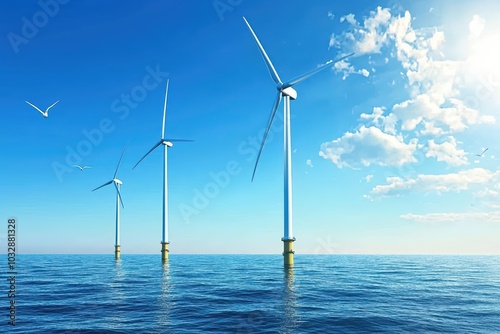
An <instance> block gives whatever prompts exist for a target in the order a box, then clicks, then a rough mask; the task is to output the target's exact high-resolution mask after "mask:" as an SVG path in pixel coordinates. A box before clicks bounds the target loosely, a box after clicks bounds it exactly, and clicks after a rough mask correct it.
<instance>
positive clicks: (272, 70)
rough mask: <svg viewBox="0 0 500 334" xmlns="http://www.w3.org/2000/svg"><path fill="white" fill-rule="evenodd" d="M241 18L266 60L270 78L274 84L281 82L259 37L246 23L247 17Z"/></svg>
mask: <svg viewBox="0 0 500 334" xmlns="http://www.w3.org/2000/svg"><path fill="white" fill-rule="evenodd" d="M243 20H245V23H246V24H247V26H248V29H250V32H251V33H252V35H253V38H254V39H255V42H256V43H257V46H258V47H259V51H260V53H261V54H262V58H264V61H265V62H266V66H267V69H268V71H269V74H270V75H271V78H272V79H273V80H274V82H275V83H276V84H280V85H281V84H282V82H281V79H280V77H279V75H278V72H276V69H275V68H274V66H273V63H271V59H269V56H268V55H267V53H266V50H264V47H263V46H262V44H260V41H259V39H258V38H257V35H256V34H255V33H254V32H253V29H252V27H251V26H250V23H248V21H247V19H246V18H245V17H243Z"/></svg>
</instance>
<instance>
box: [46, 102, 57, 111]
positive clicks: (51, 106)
mask: <svg viewBox="0 0 500 334" xmlns="http://www.w3.org/2000/svg"><path fill="white" fill-rule="evenodd" d="M58 102H59V100H57V101H56V102H54V103H53V104H52V105H51V106H50V107H48V108H47V110H46V112H47V111H49V109H50V108H52V107H53V106H55V105H56V104H57V103H58Z"/></svg>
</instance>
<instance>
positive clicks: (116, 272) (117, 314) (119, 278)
mask: <svg viewBox="0 0 500 334" xmlns="http://www.w3.org/2000/svg"><path fill="white" fill-rule="evenodd" d="M124 280H125V273H124V270H123V264H122V260H121V259H115V265H114V266H113V276H112V277H111V279H110V282H109V283H108V286H109V289H108V291H109V292H110V293H111V298H110V304H111V305H113V308H114V310H113V312H111V316H109V317H108V319H109V321H107V326H106V327H108V328H110V329H119V328H120V327H121V324H122V323H123V322H124V320H125V319H126V318H125V317H124V316H123V311H121V310H120V306H122V305H124V304H126V300H125V299H126V296H125V294H124V292H123V289H124V288H125V282H124Z"/></svg>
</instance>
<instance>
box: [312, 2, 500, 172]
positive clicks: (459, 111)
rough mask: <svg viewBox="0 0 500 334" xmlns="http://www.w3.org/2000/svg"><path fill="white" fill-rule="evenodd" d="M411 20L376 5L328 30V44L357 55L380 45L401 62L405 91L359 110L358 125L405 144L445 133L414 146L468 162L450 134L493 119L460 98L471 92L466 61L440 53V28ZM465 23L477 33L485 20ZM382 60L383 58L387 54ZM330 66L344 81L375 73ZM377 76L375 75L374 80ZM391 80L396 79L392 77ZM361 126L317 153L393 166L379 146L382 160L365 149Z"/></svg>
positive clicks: (341, 161) (429, 154) (341, 162)
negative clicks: (345, 26)
mask: <svg viewBox="0 0 500 334" xmlns="http://www.w3.org/2000/svg"><path fill="white" fill-rule="evenodd" d="M412 19H413V18H412V15H411V13H410V12H409V11H406V12H404V14H402V15H399V16H394V15H392V14H391V12H390V10H389V9H388V8H381V7H377V9H376V10H375V11H371V12H370V14H369V16H368V17H365V18H364V19H363V20H359V21H356V19H355V18H354V15H352V14H350V15H346V16H343V17H342V18H341V22H344V21H346V22H347V23H349V24H350V28H349V31H347V32H344V33H343V34H341V35H338V36H335V35H333V34H332V38H331V40H330V47H339V48H343V49H344V50H346V49H347V50H348V51H354V52H356V55H357V56H359V55H363V54H370V53H379V52H381V51H382V48H386V50H387V51H391V52H390V56H391V57H392V58H396V60H397V61H398V62H399V64H400V66H401V67H402V71H401V78H402V80H403V82H402V84H404V85H405V87H406V89H407V92H408V96H407V97H406V98H403V99H401V100H399V101H398V100H396V101H395V102H393V104H392V107H391V106H377V107H373V110H372V113H371V114H369V113H362V114H361V116H360V121H361V124H360V125H359V126H360V128H361V129H362V130H363V131H366V133H365V134H363V135H368V134H370V135H372V136H374V137H375V138H377V139H380V138H384V135H385V136H388V137H387V138H389V137H390V138H403V137H404V138H405V141H406V142H409V143H410V144H408V145H410V147H412V146H411V145H412V143H416V142H417V139H416V138H418V137H421V136H427V137H429V136H443V135H446V136H447V139H446V142H443V141H442V140H443V139H441V140H439V141H435V140H428V139H427V140H428V142H427V143H428V145H426V146H415V147H414V148H413V150H415V149H417V150H424V152H422V153H425V157H426V158H431V159H436V160H437V161H441V162H444V163H446V164H448V165H449V166H453V167H456V166H460V165H464V164H467V163H468V161H467V158H466V153H465V152H464V150H463V149H461V148H460V147H459V146H460V143H459V142H457V140H456V139H455V138H454V137H453V136H454V135H455V134H458V133H463V132H465V131H466V130H467V129H469V128H470V127H471V126H472V125H478V124H494V123H495V122H496V119H495V117H493V116H491V115H483V114H482V113H480V112H479V110H478V109H476V108H477V107H478V106H477V105H474V106H470V105H467V103H466V102H464V96H465V97H470V95H471V94H470V92H469V93H465V90H464V85H465V84H466V83H467V80H466V75H467V69H468V68H469V67H468V66H467V64H468V63H467V62H466V60H460V59H457V58H454V59H453V60H449V59H445V58H444V55H443V52H442V49H443V47H444V46H445V43H446V36H445V33H444V31H442V30H440V29H439V28H437V27H429V28H419V29H414V28H413V27H412ZM469 28H470V32H471V34H472V33H473V32H475V34H476V35H477V36H479V35H481V34H482V32H483V30H484V29H485V21H484V19H482V18H481V17H479V16H477V15H476V16H474V17H473V19H472V21H471V23H470V25H469ZM341 43H342V44H343V45H341ZM490 44H491V43H490ZM392 50H393V51H392ZM482 54H484V53H482ZM384 56H385V55H384ZM382 59H385V63H388V58H386V57H384V58H382ZM369 61H370V62H372V59H369ZM373 66H375V63H373V64H372V67H373ZM382 66H383V65H382ZM334 68H335V71H337V72H340V73H343V78H342V79H344V80H345V79H346V78H347V77H348V76H349V75H351V74H355V73H358V74H360V75H364V76H366V75H367V74H369V75H373V76H376V74H377V72H376V71H375V70H376V68H375V67H373V68H374V70H373V71H372V72H371V73H370V72H368V70H366V69H364V68H362V69H360V70H358V69H356V68H355V67H354V66H353V65H352V64H351V63H350V62H349V60H344V61H342V62H339V63H337V64H335V66H334ZM469 70H470V68H469ZM376 79H377V78H376V77H375V78H374V80H376ZM405 81H406V82H405ZM393 82H394V83H395V81H394V80H393ZM398 84H399V82H398ZM476 95H477V94H476ZM373 128H378V129H379V130H380V133H378V134H377V135H375V130H373ZM360 131H361V130H360ZM360 131H358V132H356V133H349V132H348V133H346V134H345V135H344V136H343V137H341V138H338V139H336V140H334V141H332V142H330V143H325V144H323V145H322V147H321V153H320V155H322V156H323V157H324V158H327V159H329V160H331V161H332V162H333V163H335V164H336V165H337V166H338V167H342V166H349V167H352V168H354V166H360V165H362V166H369V165H371V164H379V165H381V166H392V165H394V164H393V163H388V162H387V161H391V159H389V158H388V157H387V156H386V155H385V152H384V150H381V152H378V153H380V154H382V155H381V157H380V161H383V162H382V163H378V162H376V161H377V159H376V157H374V156H372V152H369V150H368V149H366V147H367V146H368V145H366V143H365V139H362V138H361V137H362V135H361V132H360ZM396 142H399V143H401V144H402V145H407V144H404V143H403V140H402V139H397V140H396ZM327 144H328V145H327ZM378 144H379V143H377V142H375V143H374V144H373V146H375V147H377V148H378V146H377V145H378ZM358 145H359V146H360V147H359V148H358V147H357V146H358ZM389 147H390V146H389ZM413 153H414V151H411V154H409V155H407V157H413ZM363 155H365V157H363ZM395 159H396V161H405V160H404V159H401V160H398V158H395ZM407 162H408V161H405V162H404V163H407Z"/></svg>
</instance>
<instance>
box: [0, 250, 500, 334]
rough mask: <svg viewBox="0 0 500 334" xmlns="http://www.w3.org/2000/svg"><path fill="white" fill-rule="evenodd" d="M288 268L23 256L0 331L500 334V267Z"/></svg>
mask: <svg viewBox="0 0 500 334" xmlns="http://www.w3.org/2000/svg"><path fill="white" fill-rule="evenodd" d="M282 261H283V259H282V256H281V255H176V254H173V255H170V261H169V263H168V265H162V264H161V259H160V255H127V254H125V255H122V259H121V260H119V261H115V260H114V258H113V255H112V254H110V255H18V257H17V260H16V266H17V272H18V274H17V277H16V292H17V293H16V305H17V309H16V326H9V325H8V324H7V323H8V312H9V311H8V301H6V300H7V299H6V298H2V299H1V300H3V301H4V302H3V303H2V304H3V306H2V310H4V311H3V315H2V316H1V318H2V319H3V320H2V323H1V324H0V332H1V333H500V256H441V255H440V256H415V255H412V256H406V255H405V256H403V255H401V256H400V255H389V256H379V255H296V257H295V261H296V267H295V268H294V269H293V270H284V269H283V265H282ZM6 262H7V260H6ZM2 276H3V281H4V283H5V282H7V283H8V281H7V280H6V279H5V278H6V277H5V275H2ZM7 283H5V284H4V285H3V286H4V287H5V288H3V290H4V291H7V290H8V285H7ZM4 295H6V292H5V293H4Z"/></svg>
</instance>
